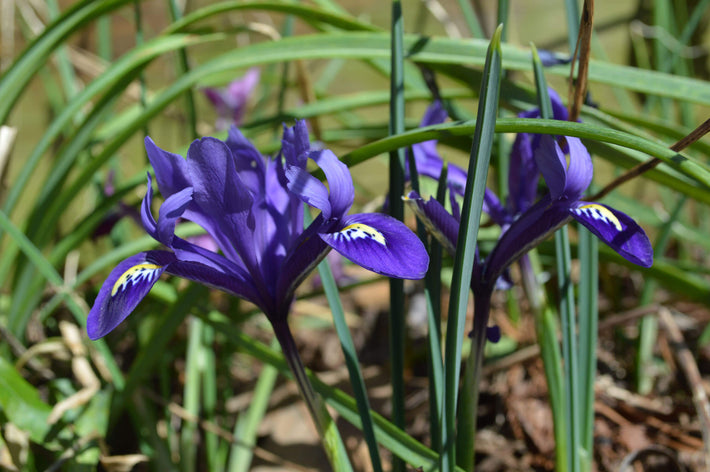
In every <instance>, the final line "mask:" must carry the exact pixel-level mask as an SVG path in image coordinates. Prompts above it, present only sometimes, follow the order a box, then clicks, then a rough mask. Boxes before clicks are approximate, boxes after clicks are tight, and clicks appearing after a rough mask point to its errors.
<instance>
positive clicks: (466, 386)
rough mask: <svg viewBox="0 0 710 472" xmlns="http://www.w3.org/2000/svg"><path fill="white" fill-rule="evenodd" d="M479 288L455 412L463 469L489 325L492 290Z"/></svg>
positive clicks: (469, 457) (469, 455) (471, 442)
mask: <svg viewBox="0 0 710 472" xmlns="http://www.w3.org/2000/svg"><path fill="white" fill-rule="evenodd" d="M481 292H482V293H474V299H473V330H472V331H471V350H470V352H469V355H468V360H467V362H466V368H465V371H464V379H463V390H462V392H461V403H460V406H459V413H458V434H457V436H456V451H457V454H456V465H458V466H459V467H461V468H462V469H464V470H473V460H474V446H475V438H476V417H477V415H478V395H479V392H480V388H479V387H480V383H481V370H482V368H483V357H484V355H483V348H484V347H485V345H486V326H487V325H488V315H489V313H490V309H491V294H492V291H491V290H489V289H487V288H486V289H483V290H482V291H481Z"/></svg>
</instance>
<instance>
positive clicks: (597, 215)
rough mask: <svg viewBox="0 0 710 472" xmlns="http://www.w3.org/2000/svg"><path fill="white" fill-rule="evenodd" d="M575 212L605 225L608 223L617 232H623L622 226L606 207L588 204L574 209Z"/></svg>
mask: <svg viewBox="0 0 710 472" xmlns="http://www.w3.org/2000/svg"><path fill="white" fill-rule="evenodd" d="M574 211H575V212H577V213H581V214H584V215H585V216H588V217H590V218H593V219H595V220H601V221H604V222H605V223H609V224H611V225H613V226H614V228H616V230H617V231H623V229H624V228H623V226H621V222H620V221H619V219H618V218H617V217H616V216H615V215H614V213H612V212H611V211H610V210H609V209H608V208H607V207H605V206H603V205H599V204H598V203H590V204H589V205H582V206H581V207H579V208H575V209H574Z"/></svg>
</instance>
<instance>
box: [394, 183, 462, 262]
mask: <svg viewBox="0 0 710 472" xmlns="http://www.w3.org/2000/svg"><path fill="white" fill-rule="evenodd" d="M404 203H405V204H406V205H407V206H408V207H409V208H410V209H411V210H412V211H413V212H414V214H415V215H417V218H419V220H420V221H421V222H422V223H423V224H424V226H426V229H427V231H428V232H429V233H430V234H432V235H433V236H434V237H435V238H436V239H437V240H438V241H439V243H440V244H441V245H442V246H443V247H444V249H446V252H448V253H449V254H451V255H453V254H454V253H455V252H456V241H457V240H458V237H459V226H460V223H459V221H458V220H457V219H456V218H454V217H453V216H452V215H451V213H449V212H448V211H446V209H445V208H444V207H443V206H442V205H441V204H440V203H439V202H438V201H436V200H435V199H433V198H429V200H427V201H424V199H423V198H422V197H420V196H419V194H418V193H417V192H413V191H412V192H409V194H408V195H407V196H406V197H404Z"/></svg>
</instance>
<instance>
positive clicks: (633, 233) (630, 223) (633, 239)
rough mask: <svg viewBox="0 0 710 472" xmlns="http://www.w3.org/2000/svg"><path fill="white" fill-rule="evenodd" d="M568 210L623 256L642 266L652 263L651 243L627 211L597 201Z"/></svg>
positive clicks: (649, 265)
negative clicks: (623, 211)
mask: <svg viewBox="0 0 710 472" xmlns="http://www.w3.org/2000/svg"><path fill="white" fill-rule="evenodd" d="M570 214H571V215H572V216H573V217H574V219H576V220H577V221H579V222H580V223H582V224H583V225H584V226H586V227H587V229H589V231H591V232H592V233H594V234H595V235H596V236H597V237H598V238H599V239H601V240H602V241H604V242H605V243H606V244H607V245H608V246H609V247H610V248H612V249H613V250H615V251H616V252H618V253H619V255H621V256H622V257H623V258H624V259H626V260H628V261H630V262H633V263H634V264H638V265H640V266H642V267H651V265H652V264H653V247H652V246H651V242H650V241H649V240H648V236H646V233H645V232H644V231H643V229H641V227H640V226H639V225H638V224H636V222H635V221H634V220H633V219H632V218H631V217H630V216H628V215H627V214H625V213H622V212H620V211H619V210H615V209H613V208H611V207H608V206H606V205H602V204H600V203H584V202H580V203H579V204H577V205H575V206H573V207H572V208H570Z"/></svg>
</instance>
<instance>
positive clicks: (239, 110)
mask: <svg viewBox="0 0 710 472" xmlns="http://www.w3.org/2000/svg"><path fill="white" fill-rule="evenodd" d="M260 75H261V73H260V72H259V69H258V68H256V67H252V68H251V69H249V70H248V71H247V72H246V74H244V77H242V78H240V79H236V80H233V81H232V82H230V84H229V85H227V86H226V87H224V88H219V89H217V88H212V87H205V88H203V89H202V91H203V92H204V94H205V96H206V97H207V99H208V100H209V101H210V102H212V105H214V107H215V110H216V111H217V115H218V118H217V125H216V126H217V129H220V130H223V129H227V128H229V127H230V126H231V125H236V126H239V125H241V124H242V118H244V112H245V111H246V106H247V101H248V100H249V96H250V95H251V93H252V92H253V91H254V88H256V85H257V84H258V83H259V77H260Z"/></svg>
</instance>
